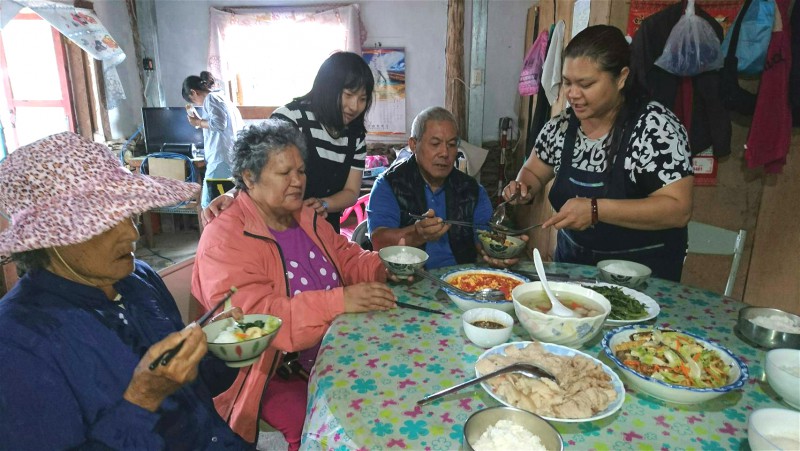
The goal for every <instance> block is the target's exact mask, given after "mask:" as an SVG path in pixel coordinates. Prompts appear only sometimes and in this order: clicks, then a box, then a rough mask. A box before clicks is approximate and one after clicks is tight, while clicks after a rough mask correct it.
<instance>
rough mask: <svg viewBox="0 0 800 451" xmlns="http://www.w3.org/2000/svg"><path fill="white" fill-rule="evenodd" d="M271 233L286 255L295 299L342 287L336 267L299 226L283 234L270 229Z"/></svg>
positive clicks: (290, 287) (291, 290) (290, 283)
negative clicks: (304, 293) (309, 292)
mask: <svg viewBox="0 0 800 451" xmlns="http://www.w3.org/2000/svg"><path fill="white" fill-rule="evenodd" d="M270 232H272V235H273V236H274V237H275V241H277V242H278V244H280V246H281V250H282V251H283V258H284V261H285V262H286V271H287V276H288V277H289V290H290V291H289V292H290V293H291V294H292V296H295V295H297V294H300V293H302V292H305V291H314V290H330V289H333V288H336V287H339V286H340V285H341V282H340V280H339V275H338V274H337V273H336V269H335V268H334V267H333V264H331V262H330V261H328V259H327V258H326V257H325V255H324V253H323V252H322V250H321V249H320V248H319V247H318V246H317V245H316V244H315V243H314V242H313V241H311V238H310V237H309V236H308V235H306V232H305V231H303V229H301V228H300V226H298V225H294V226H292V227H289V228H288V229H286V230H284V231H283V232H278V231H276V230H271V229H270Z"/></svg>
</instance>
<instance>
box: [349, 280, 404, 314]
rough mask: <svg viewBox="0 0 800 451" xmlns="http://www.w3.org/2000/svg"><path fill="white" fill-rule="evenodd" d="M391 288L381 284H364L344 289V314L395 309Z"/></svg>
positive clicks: (394, 299)
mask: <svg viewBox="0 0 800 451" xmlns="http://www.w3.org/2000/svg"><path fill="white" fill-rule="evenodd" d="M395 301H396V298H395V296H394V293H393V292H392V290H391V288H389V287H388V286H387V285H386V284H385V283H381V282H364V283H359V284H356V285H351V286H349V287H344V311H345V312H346V313H356V312H370V311H373V310H389V309H393V308H395V307H396V305H395Z"/></svg>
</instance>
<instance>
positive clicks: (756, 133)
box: [744, 0, 797, 174]
mask: <svg viewBox="0 0 800 451" xmlns="http://www.w3.org/2000/svg"><path fill="white" fill-rule="evenodd" d="M775 3H776V5H777V7H778V10H777V14H776V19H777V16H778V15H779V16H780V23H779V26H780V28H779V29H778V30H777V31H774V32H773V33H772V40H771V41H770V42H769V49H767V62H766V64H765V65H764V72H763V73H762V75H761V84H760V85H759V88H758V99H756V111H755V113H753V122H752V123H751V124H750V134H749V135H748V137H747V144H746V145H745V152H744V157H745V160H746V161H747V167H749V168H756V167H760V166H763V167H764V170H765V171H766V172H767V173H768V174H777V173H779V172H781V170H782V169H783V165H785V164H786V154H788V153H789V145H790V143H791V139H792V111H791V109H790V107H789V70H790V69H791V67H792V54H791V42H790V38H791V33H790V31H789V3H790V0H776V2H775ZM795 8H797V7H796V6H795Z"/></svg>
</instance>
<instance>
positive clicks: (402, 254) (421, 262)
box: [378, 246, 428, 276]
mask: <svg viewBox="0 0 800 451" xmlns="http://www.w3.org/2000/svg"><path fill="white" fill-rule="evenodd" d="M378 255H379V256H380V257H381V261H383V265H384V266H386V269H388V270H389V271H390V272H391V273H393V274H395V275H397V276H410V275H412V274H414V271H416V270H417V269H420V268H422V267H423V266H425V263H426V262H427V261H428V253H427V252H425V251H423V250H422V249H417V248H416V247H412V246H387V247H384V248H383V249H381V250H380V251H378Z"/></svg>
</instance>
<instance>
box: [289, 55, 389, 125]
mask: <svg viewBox="0 0 800 451" xmlns="http://www.w3.org/2000/svg"><path fill="white" fill-rule="evenodd" d="M361 88H364V90H365V91H366V94H367V106H366V108H364V111H363V112H362V113H361V114H359V115H358V117H356V118H355V119H353V121H352V122H350V124H348V128H351V129H352V130H353V131H355V132H358V133H362V132H366V131H367V129H366V126H365V125H364V118H365V117H366V115H367V112H368V111H369V109H370V107H371V106H372V91H373V89H374V88H375V78H374V77H373V76H372V71H371V70H370V68H369V66H368V65H367V63H366V61H364V58H362V57H361V55H358V54H355V53H352V52H336V53H334V54H333V55H331V56H329V57H328V59H326V60H325V61H324V62H323V63H322V65H321V66H320V67H319V70H318V71H317V76H316V77H314V84H313V85H312V87H311V91H309V92H308V93H306V94H305V95H303V96H301V97H297V98H295V99H294V100H296V101H299V102H301V103H303V104H305V105H308V107H309V108H310V109H311V111H312V112H313V113H314V116H316V118H317V120H318V121H319V122H320V123H321V124H322V125H324V126H325V127H327V128H328V129H329V131H331V130H332V131H334V132H339V131H342V130H344V128H345V124H344V120H343V119H342V91H344V90H345V89H347V90H350V91H358V90H359V89H361Z"/></svg>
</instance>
